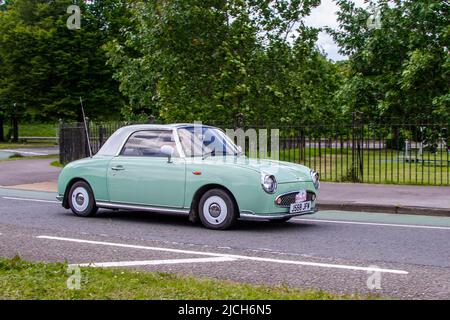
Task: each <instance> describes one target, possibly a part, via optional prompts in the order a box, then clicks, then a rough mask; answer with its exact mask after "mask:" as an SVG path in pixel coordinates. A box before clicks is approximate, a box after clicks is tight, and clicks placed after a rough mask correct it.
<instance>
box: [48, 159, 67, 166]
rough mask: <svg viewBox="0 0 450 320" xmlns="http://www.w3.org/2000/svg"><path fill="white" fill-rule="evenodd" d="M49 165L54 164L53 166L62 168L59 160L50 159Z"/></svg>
mask: <svg viewBox="0 0 450 320" xmlns="http://www.w3.org/2000/svg"><path fill="white" fill-rule="evenodd" d="M50 165H51V166H54V167H58V168H64V165H63V164H62V163H61V162H59V161H58V160H55V161H52V163H50Z"/></svg>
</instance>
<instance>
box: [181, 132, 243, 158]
mask: <svg viewBox="0 0 450 320" xmlns="http://www.w3.org/2000/svg"><path fill="white" fill-rule="evenodd" d="M178 136H179V137H180V142H181V145H182V147H183V151H184V153H185V155H186V157H208V156H228V155H230V156H235V155H239V148H238V147H237V146H236V145H235V144H234V143H233V141H231V139H230V138H229V137H227V135H226V134H225V133H224V132H223V131H221V130H219V129H217V128H211V127H203V126H192V127H184V128H181V129H178Z"/></svg>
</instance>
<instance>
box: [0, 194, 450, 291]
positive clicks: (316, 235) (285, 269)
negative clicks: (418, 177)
mask: <svg viewBox="0 0 450 320" xmlns="http://www.w3.org/2000/svg"><path fill="white" fill-rule="evenodd" d="M53 197H54V194H51V193H42V192H27V191H19V190H9V189H1V188H0V256H8V257H11V256H14V255H15V254H17V253H19V254H20V255H21V256H22V257H23V258H25V259H29V260H37V261H64V260H66V259H67V261H68V262H69V263H74V264H86V263H93V264H94V265H97V266H102V265H103V266H122V267H123V266H131V267H134V268H139V269H145V270H152V271H165V272H176V273H182V274H194V275H200V276H210V277H214V278H219V279H229V280H235V281H241V282H249V283H257V284H284V285H289V286H291V287H299V288H319V289H326V290H330V291H332V292H337V293H372V294H379V295H382V296H386V297H393V298H414V299H431V298H434V299H450V241H449V240H450V218H445V217H425V216H408V215H392V214H376V213H357V212H352V213H350V212H337V211H324V212H319V213H318V214H316V215H315V216H307V217H300V218H295V219H293V220H292V221H291V222H288V223H285V224H272V223H263V222H258V223H256V222H240V223H239V224H238V225H237V227H236V228H235V229H233V230H230V231H211V230H207V229H204V228H202V227H200V226H199V225H193V224H191V223H190V222H188V220H187V218H185V217H181V216H165V215H159V214H150V213H142V212H124V211H118V212H112V211H101V212H100V214H99V215H98V216H97V217H95V218H78V217H75V216H73V215H72V214H71V212H70V211H68V210H65V209H63V208H61V207H60V205H59V204H58V203H56V201H54V198H53ZM105 263H106V264H105ZM368 282H369V284H371V285H372V286H371V289H370V288H369V286H368ZM0 290H1V288H0Z"/></svg>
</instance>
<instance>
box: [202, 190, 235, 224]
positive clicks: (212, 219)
mask: <svg viewBox="0 0 450 320" xmlns="http://www.w3.org/2000/svg"><path fill="white" fill-rule="evenodd" d="M236 211H237V208H236V206H235V204H234V201H233V199H232V198H231V196H230V195H229V194H228V192H226V191H224V190H221V189H212V190H209V191H207V192H206V193H205V194H204V195H203V196H202V197H201V199H200V203H199V216H200V220H201V222H202V224H203V225H204V226H205V227H206V228H208V229H213V230H225V229H229V228H230V227H231V226H232V225H233V224H234V223H235V222H236V217H237V214H236Z"/></svg>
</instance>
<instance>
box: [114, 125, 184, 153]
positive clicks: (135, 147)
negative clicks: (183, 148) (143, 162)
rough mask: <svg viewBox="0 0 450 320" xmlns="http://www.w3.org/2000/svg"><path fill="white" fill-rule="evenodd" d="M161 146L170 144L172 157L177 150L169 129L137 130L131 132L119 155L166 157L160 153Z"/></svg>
mask: <svg viewBox="0 0 450 320" xmlns="http://www.w3.org/2000/svg"><path fill="white" fill-rule="evenodd" d="M162 146H171V147H172V148H173V149H174V154H173V156H174V157H178V156H179V155H178V151H177V147H176V144H175V139H174V137H173V132H172V131H171V130H152V131H138V132H135V133H133V134H132V135H131V136H130V138H128V141H127V142H126V143H125V145H124V147H123V149H122V151H121V152H120V155H122V156H135V157H166V155H164V154H163V153H161V147H162Z"/></svg>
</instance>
